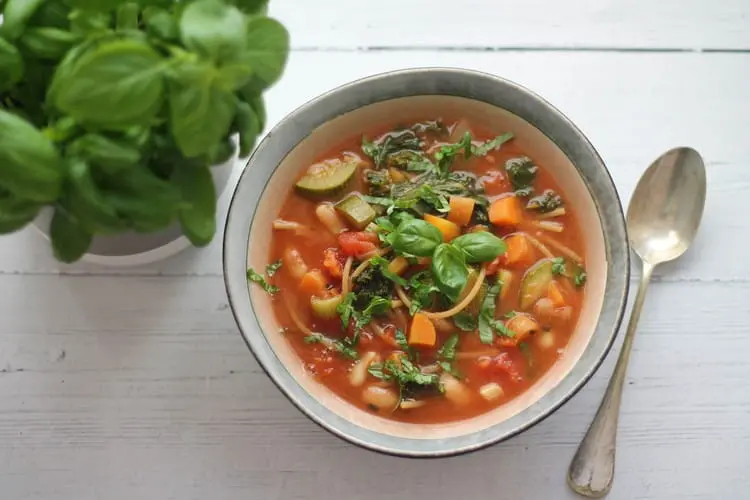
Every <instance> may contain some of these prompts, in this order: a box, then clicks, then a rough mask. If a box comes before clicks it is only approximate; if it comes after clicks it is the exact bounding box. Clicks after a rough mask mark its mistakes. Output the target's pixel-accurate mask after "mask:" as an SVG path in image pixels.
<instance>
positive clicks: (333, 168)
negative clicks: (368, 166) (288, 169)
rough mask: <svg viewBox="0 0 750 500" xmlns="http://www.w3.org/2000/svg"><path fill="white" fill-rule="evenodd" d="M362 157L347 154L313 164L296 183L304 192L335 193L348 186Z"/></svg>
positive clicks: (309, 193) (308, 193)
mask: <svg viewBox="0 0 750 500" xmlns="http://www.w3.org/2000/svg"><path fill="white" fill-rule="evenodd" d="M360 164H362V159H361V158H360V157H358V156H356V155H352V154H347V155H345V156H344V158H343V159H339V158H333V159H329V160H324V161H321V162H319V163H315V164H314V165H311V166H310V168H308V169H307V173H305V175H304V176H302V178H301V179H300V180H298V181H297V184H296V185H295V186H296V187H297V190H298V191H299V192H301V193H303V194H307V195H313V196H321V195H327V194H331V193H335V192H336V191H338V190H339V189H342V188H344V187H346V185H347V184H349V181H350V180H351V179H352V177H353V176H354V172H356V170H357V167H358V166H359V165H360Z"/></svg>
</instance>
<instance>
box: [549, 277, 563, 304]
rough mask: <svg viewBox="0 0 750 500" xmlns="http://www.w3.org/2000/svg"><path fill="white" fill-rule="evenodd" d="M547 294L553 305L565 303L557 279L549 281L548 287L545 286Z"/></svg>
mask: <svg viewBox="0 0 750 500" xmlns="http://www.w3.org/2000/svg"><path fill="white" fill-rule="evenodd" d="M547 296H548V297H549V299H550V300H551V301H552V305H554V306H555V307H563V306H564V305H565V294H564V293H563V290H562V287H561V286H560V283H558V282H557V281H554V280H553V281H552V282H550V284H549V288H547Z"/></svg>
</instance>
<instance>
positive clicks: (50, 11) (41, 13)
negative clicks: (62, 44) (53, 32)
mask: <svg viewBox="0 0 750 500" xmlns="http://www.w3.org/2000/svg"><path fill="white" fill-rule="evenodd" d="M69 13H70V8H69V7H68V6H67V5H66V4H65V2H64V1H63V0H45V1H44V3H42V5H41V6H40V7H39V8H38V9H37V10H36V12H34V15H33V16H31V20H30V21H29V23H28V24H29V25H31V26H45V27H48V28H60V29H67V28H68V27H69V21H68V14H69Z"/></svg>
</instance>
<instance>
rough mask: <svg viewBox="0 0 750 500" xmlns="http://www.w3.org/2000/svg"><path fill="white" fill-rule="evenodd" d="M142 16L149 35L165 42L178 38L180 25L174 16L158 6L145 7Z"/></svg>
mask: <svg viewBox="0 0 750 500" xmlns="http://www.w3.org/2000/svg"><path fill="white" fill-rule="evenodd" d="M142 17H143V23H144V24H145V25H146V32H147V33H148V34H149V35H151V36H153V37H156V38H159V39H161V40H164V41H165V42H172V41H175V40H177V39H178V38H179V36H180V27H179V25H178V24H177V20H176V19H175V17H174V16H173V15H172V14H170V13H169V12H168V11H166V10H164V9H161V8H159V7H147V8H145V9H143V15H142Z"/></svg>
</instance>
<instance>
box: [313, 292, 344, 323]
mask: <svg viewBox="0 0 750 500" xmlns="http://www.w3.org/2000/svg"><path fill="white" fill-rule="evenodd" d="M339 304H341V295H335V296H333V297H328V298H325V299H321V298H320V297H315V296H314V295H313V296H312V297H310V306H311V307H312V311H313V314H314V315H315V316H317V317H318V318H322V319H333V318H336V317H337V316H338V313H337V312H336V308H337V307H338V306H339Z"/></svg>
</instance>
